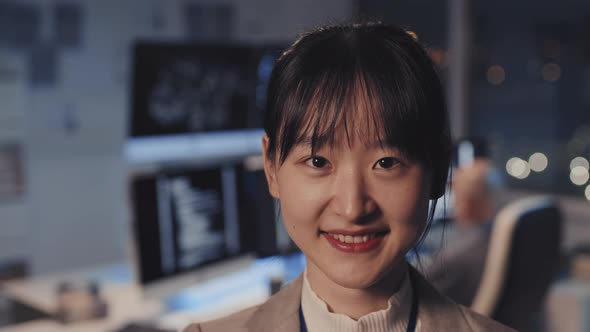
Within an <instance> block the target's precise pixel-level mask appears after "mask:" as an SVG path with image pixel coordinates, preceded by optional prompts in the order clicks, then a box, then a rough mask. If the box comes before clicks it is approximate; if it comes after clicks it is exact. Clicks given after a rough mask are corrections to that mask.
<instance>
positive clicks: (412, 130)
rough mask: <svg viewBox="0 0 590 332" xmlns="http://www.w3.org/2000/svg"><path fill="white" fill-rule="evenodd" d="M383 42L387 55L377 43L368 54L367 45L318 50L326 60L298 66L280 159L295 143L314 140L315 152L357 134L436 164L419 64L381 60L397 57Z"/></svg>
mask: <svg viewBox="0 0 590 332" xmlns="http://www.w3.org/2000/svg"><path fill="white" fill-rule="evenodd" d="M356 42H358V41H356ZM382 46H383V47H381V51H382V52H386V53H387V54H386V55H383V56H381V55H380V54H379V53H378V52H375V48H374V47H373V51H372V52H371V53H368V54H363V53H362V48H360V50H361V51H360V52H359V51H358V50H357V51H355V53H352V52H350V53H348V54H346V51H344V52H339V53H338V54H331V55H330V56H329V57H326V58H325V60H326V61H321V60H322V57H318V56H317V54H316V55H315V59H319V61H318V60H315V61H314V62H320V61H321V63H312V66H310V67H311V68H309V69H308V70H305V68H303V69H304V70H300V71H299V72H300V73H301V75H302V77H301V78H300V79H298V80H297V82H298V84H297V86H296V87H294V88H293V89H292V90H291V91H292V93H291V94H289V95H287V96H285V97H286V98H285V102H284V103H282V111H281V112H279V113H280V114H283V117H282V119H281V121H280V122H279V131H278V133H277V134H278V135H277V136H276V137H277V139H278V142H277V147H278V148H279V149H278V152H279V157H280V158H279V160H280V163H282V162H284V161H285V159H286V158H287V156H288V154H289V152H290V151H291V149H292V148H293V146H294V145H296V144H300V143H307V144H310V145H311V149H312V153H315V151H317V150H318V149H320V148H322V147H324V146H330V147H333V146H334V145H335V144H336V143H339V144H342V141H343V140H346V142H347V143H348V144H349V145H350V144H351V142H352V140H353V138H356V139H358V140H359V141H361V142H362V143H364V144H366V145H371V144H374V143H376V142H378V144H380V145H381V146H382V147H393V148H397V149H398V150H399V151H400V153H401V154H402V156H403V157H405V158H408V159H410V160H413V161H418V162H421V163H423V164H425V165H427V166H431V160H430V159H429V156H430V155H429V151H428V146H429V145H428V144H427V142H426V140H425V139H424V135H422V134H423V130H426V128H424V125H425V123H424V122H422V121H424V120H426V119H424V117H423V116H422V117H421V116H420V115H421V113H423V112H424V111H423V110H424V109H425V107H426V105H425V99H426V98H425V93H424V92H422V89H423V87H422V86H421V82H419V80H418V79H417V78H416V77H414V75H413V71H415V70H416V68H410V67H408V65H407V64H406V63H405V62H406V60H403V59H399V60H398V59H394V61H390V62H387V63H385V62H384V61H382V60H381V61H380V59H389V60H391V58H392V57H391V54H392V51H391V50H388V49H387V46H389V45H382ZM334 49H337V48H334ZM345 49H346V48H345ZM356 49H359V48H356ZM341 50H342V47H340V51H341ZM349 50H350V51H352V47H350V48H349ZM397 51H399V50H397ZM326 53H327V54H330V52H326ZM326 53H324V54H326ZM343 53H344V54H343ZM402 60H403V61H402ZM308 64H309V63H308ZM300 69H301V68H300ZM410 92H411V93H410Z"/></svg>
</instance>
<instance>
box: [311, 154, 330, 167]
mask: <svg viewBox="0 0 590 332" xmlns="http://www.w3.org/2000/svg"><path fill="white" fill-rule="evenodd" d="M307 164H308V165H310V166H311V167H313V168H324V167H326V165H328V160H326V158H322V157H311V158H309V159H308V160H307Z"/></svg>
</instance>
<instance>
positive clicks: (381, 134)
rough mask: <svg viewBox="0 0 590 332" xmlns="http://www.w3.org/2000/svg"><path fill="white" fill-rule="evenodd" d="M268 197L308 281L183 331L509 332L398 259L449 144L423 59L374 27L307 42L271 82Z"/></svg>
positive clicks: (338, 29) (396, 32)
mask: <svg viewBox="0 0 590 332" xmlns="http://www.w3.org/2000/svg"><path fill="white" fill-rule="evenodd" d="M267 98H268V99H267V109H266V114H265V125H264V126H265V132H266V135H265V136H264V138H263V140H262V146H263V155H264V161H265V173H266V177H267V181H268V186H269V191H270V193H271V194H272V196H273V197H275V198H276V199H278V200H279V202H280V207H281V214H282V217H283V222H284V223H285V226H286V228H287V230H288V232H289V235H290V236H291V238H292V239H293V241H294V242H295V243H296V244H297V245H298V247H299V248H300V249H301V250H302V251H303V253H304V254H305V256H306V258H307V266H306V270H305V272H304V273H303V274H302V275H301V276H300V277H299V278H298V279H297V280H295V281H294V282H293V283H291V284H290V285H288V286H286V287H285V288H283V289H282V290H281V291H280V292H278V293H277V294H276V295H274V296H273V297H272V298H270V299H269V300H268V301H267V302H265V303H264V304H262V305H260V306H256V307H253V308H250V309H246V310H245V311H242V312H239V313H237V314H234V315H231V316H229V317H226V318H222V319H220V320H216V321H212V322H207V323H202V324H194V325H192V326H190V327H189V328H188V329H187V331H293V332H296V331H508V330H509V329H507V328H506V327H504V326H502V325H500V324H498V323H495V322H493V321H492V320H489V319H487V318H485V317H483V316H480V315H478V314H476V313H473V312H471V311H469V310H468V309H466V308H464V307H461V306H459V305H457V304H454V303H453V302H451V301H450V300H448V299H447V298H445V297H443V296H442V295H440V294H438V293H437V292H436V291H435V290H434V289H433V288H432V287H431V286H430V285H429V284H428V283H427V282H426V281H425V280H424V279H423V278H422V277H421V276H420V274H419V273H418V272H416V271H415V270H414V269H413V268H411V267H410V266H409V265H408V264H407V263H406V261H405V255H406V253H407V251H408V250H410V249H411V248H412V247H413V246H414V245H415V244H416V243H417V242H418V240H419V239H420V237H421V235H422V234H423V232H424V230H425V228H426V226H427V220H428V219H430V218H431V217H432V212H433V208H432V209H431V210H430V213H429V210H428V207H429V200H434V199H437V198H439V197H440V196H441V195H442V194H443V193H444V188H445V183H446V179H447V172H448V167H449V159H450V157H449V153H450V147H451V142H450V135H449V125H448V119H447V113H446V110H445V103H444V98H443V91H442V87H441V84H440V81H439V79H438V77H437V75H436V72H435V69H434V67H433V65H432V62H431V61H430V59H429V57H428V56H427V54H426V52H425V51H424V49H423V48H422V47H421V46H420V45H419V44H418V43H417V42H416V41H415V40H414V39H413V38H412V37H411V36H410V35H408V34H406V33H405V32H404V31H403V30H401V29H398V28H396V27H392V26H387V25H383V24H379V23H367V24H358V25H348V26H335V27H327V28H322V29H319V30H317V31H314V32H311V33H309V34H307V35H304V36H303V37H302V38H300V39H299V40H298V41H296V42H295V43H294V44H293V45H292V46H291V47H290V48H289V49H288V50H287V51H286V52H285V53H284V54H283V55H282V56H281V57H280V58H279V59H278V60H277V63H276V64H275V67H274V69H273V72H272V74H271V78H270V82H269V88H268V97H267Z"/></svg>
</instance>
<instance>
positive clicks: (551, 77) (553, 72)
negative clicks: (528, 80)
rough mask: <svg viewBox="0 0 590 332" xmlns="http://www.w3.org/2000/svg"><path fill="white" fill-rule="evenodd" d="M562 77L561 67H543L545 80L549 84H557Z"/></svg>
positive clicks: (547, 64) (554, 65)
mask: <svg viewBox="0 0 590 332" xmlns="http://www.w3.org/2000/svg"><path fill="white" fill-rule="evenodd" d="M560 77H561V67H560V66H559V65H558V64H556V63H546V64H544V65H543V79H544V80H545V81H547V82H555V81H557V80H559V78H560Z"/></svg>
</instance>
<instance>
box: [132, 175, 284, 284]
mask: <svg viewBox="0 0 590 332" xmlns="http://www.w3.org/2000/svg"><path fill="white" fill-rule="evenodd" d="M131 204H132V206H131V208H132V210H133V225H134V227H133V228H134V236H135V243H136V249H137V250H136V251H137V255H136V256H137V260H138V262H137V263H138V267H139V270H138V272H139V273H138V274H139V277H140V278H139V279H140V282H141V283H142V284H149V283H152V282H156V281H162V280H164V279H166V278H170V277H174V276H176V275H180V274H184V273H186V272H194V271H198V270H199V269H200V268H201V267H208V266H211V265H213V264H215V263H221V262H224V261H229V260H231V259H232V258H237V257H240V256H243V255H245V254H254V255H256V256H259V257H263V256H271V255H276V254H280V253H286V252H291V251H293V250H294V249H295V247H294V245H293V243H292V242H291V241H290V239H289V237H288V235H287V234H286V232H285V230H284V227H283V226H282V222H281V220H280V218H277V212H278V211H277V203H276V202H275V201H274V199H273V198H272V197H271V196H270V194H269V193H268V188H267V186H266V180H265V177H264V172H263V171H262V170H252V169H248V168H247V167H244V165H243V164H242V163H229V164H224V165H218V166H215V167H208V168H198V169H193V168H190V169H175V170H167V171H159V172H157V173H153V174H146V175H142V176H137V177H134V178H132V180H131Z"/></svg>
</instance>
